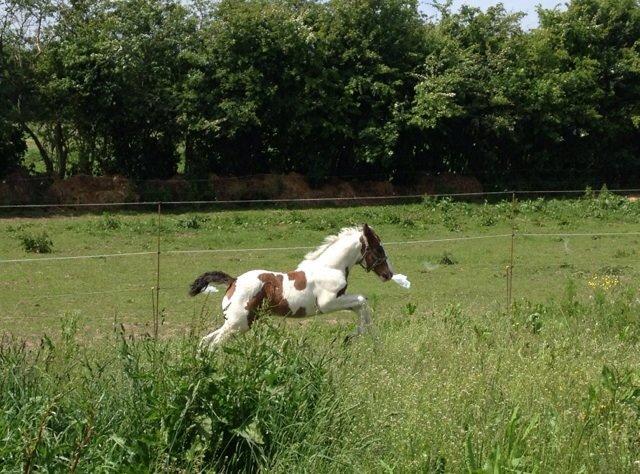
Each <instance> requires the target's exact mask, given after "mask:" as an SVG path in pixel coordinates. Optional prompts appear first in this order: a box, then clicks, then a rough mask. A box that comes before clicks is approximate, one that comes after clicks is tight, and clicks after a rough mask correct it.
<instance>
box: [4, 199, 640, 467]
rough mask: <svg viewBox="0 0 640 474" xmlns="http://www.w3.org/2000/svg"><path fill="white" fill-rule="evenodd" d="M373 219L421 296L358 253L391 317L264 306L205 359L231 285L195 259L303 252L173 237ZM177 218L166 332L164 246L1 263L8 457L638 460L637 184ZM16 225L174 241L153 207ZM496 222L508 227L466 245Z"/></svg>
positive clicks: (304, 242) (360, 285) (255, 238)
mask: <svg viewBox="0 0 640 474" xmlns="http://www.w3.org/2000/svg"><path fill="white" fill-rule="evenodd" d="M362 222H368V223H369V224H370V225H372V226H373V227H374V228H375V229H376V231H377V232H378V233H379V235H380V236H381V237H382V240H383V243H384V242H389V244H387V246H386V248H387V251H388V253H389V255H390V258H391V260H392V263H393V265H394V266H395V268H396V270H397V271H398V272H400V273H405V274H407V275H408V276H409V278H410V280H411V281H412V288H411V290H409V291H407V290H403V289H401V288H400V287H398V286H396V285H393V284H392V283H388V284H382V283H380V282H379V281H378V280H377V279H375V278H374V277H373V276H372V275H368V274H365V273H364V272H362V271H354V274H353V275H352V277H350V281H349V291H350V292H359V293H363V294H365V295H367V296H368V297H369V298H370V301H371V302H372V305H373V307H374V310H375V316H374V321H375V327H374V330H373V331H372V334H371V335H368V336H365V337H362V338H360V339H358V340H357V341H356V342H355V343H353V344H351V345H349V346H346V347H345V346H342V344H341V341H342V338H343V337H344V335H345V334H347V333H348V332H349V331H350V330H351V329H352V326H353V325H354V323H355V321H354V317H353V316H352V315H350V314H349V313H346V312H345V313H336V314H333V315H325V316H320V317H316V318H306V319H302V320H297V319H296V320H281V319H276V318H273V317H265V318H262V321H263V322H262V324H260V325H258V327H256V328H255V330H252V331H251V332H250V333H249V334H248V335H247V336H245V337H242V338H238V339H237V340H235V341H233V342H231V343H230V344H229V345H227V346H225V349H224V350H222V351H219V352H217V353H215V354H213V355H212V357H211V358H205V359H204V360H203V359H199V358H197V357H195V352H194V347H195V341H196V340H197V339H198V338H199V337H200V336H201V335H202V334H204V332H205V330H207V329H208V328H212V327H214V326H217V325H219V324H220V323H221V321H222V319H221V315H220V312H219V310H218V308H219V301H218V298H215V297H214V298H212V299H211V300H210V301H206V300H205V298H203V297H199V298H195V299H192V298H189V297H187V296H186V289H187V286H188V284H189V283H190V282H191V281H192V280H193V278H194V277H195V276H197V275H198V274H199V273H201V272H203V271H206V270H223V271H226V272H228V273H231V274H234V275H237V274H240V273H241V272H243V271H245V270H248V269H252V268H266V269H282V270H287V269H292V268H294V267H295V265H296V264H297V263H298V261H299V260H300V259H301V258H302V256H303V255H304V253H305V250H302V249H292V250H273V251H259V250H252V251H246V252H239V251H236V252H219V253H194V254H171V253H169V252H170V251H176V250H193V249H211V250H220V249H240V248H244V249H255V248H264V247H300V246H305V247H306V246H314V245H316V244H318V243H320V241H321V240H322V238H323V237H324V236H325V235H327V234H330V233H334V232H336V231H337V230H338V229H339V228H340V227H343V226H346V225H351V224H356V223H362ZM161 223H162V224H161V232H160V237H161V248H162V251H163V254H162V256H161V288H162V290H161V297H160V303H161V309H162V314H163V325H162V327H161V329H160V334H161V341H160V342H158V343H154V342H153V341H151V340H149V339H148V338H147V337H145V334H147V333H149V332H150V330H151V329H150V327H151V321H152V306H151V291H152V290H151V288H152V286H153V285H155V268H156V267H155V265H156V261H155V256H154V255H144V256H131V257H124V256H123V257H105V258H99V259H91V260H80V259H79V260H68V261H67V260H65V261H59V260H48V261H42V262H37V261H34V262H21V263H9V262H6V263H0V275H1V278H0V330H2V331H4V332H6V333H7V334H11V336H8V335H7V336H5V339H4V342H3V345H2V350H1V352H0V371H2V373H1V374H0V405H2V407H3V412H2V413H3V415H1V416H0V458H2V459H4V460H6V461H5V466H7V470H9V471H12V470H23V471H24V470H27V468H29V469H36V468H39V469H44V470H55V469H70V470H76V469H77V470H79V471H85V472H86V471H94V470H101V471H118V472H121V471H122V470H131V471H140V470H145V471H148V470H151V471H157V470H169V471H176V470H178V471H180V470H183V471H186V472H192V471H193V470H206V469H211V468H214V469H218V470H225V469H229V470H235V469H243V470H254V469H256V468H262V469H266V470H270V471H275V472H280V471H283V472H284V471H287V472H290V471H291V470H294V471H312V472H338V471H340V472H344V471H351V472H362V471H369V472H385V471H386V472H461V471H467V472H534V471H535V472H634V471H638V470H640V445H639V444H640V424H639V423H640V418H639V417H640V381H639V379H638V375H639V373H638V371H637V367H638V364H639V363H640V350H639V347H638V341H639V336H640V324H639V320H638V317H639V311H638V309H639V306H640V304H639V302H638V291H637V288H638V282H639V279H640V272H639V271H638V263H639V262H638V256H637V255H636V253H637V249H638V241H639V239H640V235H633V233H634V232H639V231H640V226H639V224H640V204H639V203H637V202H629V201H627V200H626V199H623V198H619V197H616V196H613V195H610V194H606V193H605V194H603V195H601V196H600V197H598V198H594V197H590V196H587V197H585V198H582V199H576V200H568V201H561V200H548V201H543V200H533V201H524V202H519V203H517V205H516V206H515V208H514V207H513V206H512V204H511V203H510V202H500V203H495V204H467V203H454V202H451V201H450V200H446V199H445V200H431V199H430V200H425V201H424V202H423V203H420V204H410V205H397V206H375V207H354V208H340V209H307V210H299V209H298V210H265V209H263V210H247V211H243V210H233V211H230V210H227V211H213V210H208V211H205V210H202V211H199V212H178V211H177V210H176V211H174V212H170V210H167V212H165V213H164V214H163V216H162V220H161ZM0 225H1V226H2V228H1V229H0V254H1V255H2V256H3V259H4V260H8V259H20V258H34V259H39V258H47V257H52V256H53V257H57V256H71V255H91V254H112V253H126V252H140V251H155V249H156V244H157V240H156V239H157V220H156V216H155V215H154V213H153V212H151V211H150V212H148V213H144V212H136V213H128V212H118V213H100V214H78V215H57V216H51V217H43V216H32V217H11V218H9V217H7V218H5V219H3V220H2V221H1V223H0ZM514 227H515V229H516V230H517V233H518V234H519V235H518V236H517V237H516V238H515V249H514V250H515V251H514V256H515V258H514V261H515V268H514V274H513V295H514V307H513V309H512V310H510V311H509V310H507V304H506V277H505V276H506V270H505V269H506V266H507V265H508V263H509V255H510V247H511V237H510V234H511V231H512V228H514ZM43 232H44V233H46V235H48V238H49V239H50V240H51V242H52V250H53V252H52V253H50V254H42V255H35V254H32V253H28V252H25V250H24V248H23V241H24V237H37V236H40V235H42V233H43ZM534 233H548V234H586V235H571V236H568V235H548V236H532V235H526V234H534ZM598 233H627V235H593V234H598ZM628 233H631V235H628ZM505 234H506V235H509V236H507V237H505V236H503V235H505ZM495 235H501V237H490V236H495ZM476 236H484V237H487V238H484V239H477V240H462V238H465V237H476ZM439 239H443V241H440V242H427V243H425V242H423V243H400V242H407V241H415V240H439ZM444 239H460V240H444ZM392 242H397V243H395V244H394V243H392ZM114 323H115V324H114ZM44 334H47V335H48V336H46V337H43V335H44ZM22 340H24V341H25V342H24V343H21V342H20V341H22ZM38 341H43V342H38Z"/></svg>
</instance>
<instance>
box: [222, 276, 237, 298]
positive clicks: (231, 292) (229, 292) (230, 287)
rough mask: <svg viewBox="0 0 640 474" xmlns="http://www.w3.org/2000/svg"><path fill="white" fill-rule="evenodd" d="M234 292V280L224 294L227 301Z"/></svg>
mask: <svg viewBox="0 0 640 474" xmlns="http://www.w3.org/2000/svg"><path fill="white" fill-rule="evenodd" d="M235 291H236V280H233V281H232V282H231V284H230V285H229V286H228V287H227V292H226V293H225V294H224V296H226V297H227V298H228V299H231V297H232V296H233V294H234V293H235Z"/></svg>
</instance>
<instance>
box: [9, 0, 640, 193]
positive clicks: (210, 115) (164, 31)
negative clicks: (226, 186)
mask: <svg viewBox="0 0 640 474" xmlns="http://www.w3.org/2000/svg"><path fill="white" fill-rule="evenodd" d="M439 9H440V13H439V15H438V16H437V17H436V18H426V17H424V16H423V15H421V13H420V11H419V9H418V2H417V1H415V0H358V1H350V0H330V1H328V2H321V1H316V0H221V1H219V2H213V1H207V0H203V1H197V2H193V3H184V2H178V1H175V0H99V1H97V2H86V1H83V0H71V1H66V2H65V1H63V2H52V1H50V0H8V1H7V2H6V3H5V6H4V7H1V9H0V16H2V18H1V20H2V21H1V22H0V25H2V26H1V28H2V29H1V31H0V66H1V70H0V79H1V82H0V104H1V106H0V173H6V172H7V171H8V170H9V169H10V168H12V167H15V166H16V164H17V163H18V162H19V159H20V157H21V156H22V155H23V153H24V150H25V138H29V139H30V140H31V142H33V147H34V148H37V149H38V153H39V157H40V158H39V159H40V160H41V161H42V164H43V166H42V167H41V168H42V169H43V170H45V171H46V172H47V173H48V174H50V175H58V176H60V177H64V176H65V175H68V174H73V173H79V172H81V173H95V174H100V173H122V174H125V175H127V176H130V177H134V178H139V179H144V178H156V177H159V178H163V177H169V176H171V175H173V174H175V173H176V172H177V171H178V169H179V164H180V160H181V157H183V159H184V170H185V172H186V173H187V174H189V175H191V176H194V177H202V176H203V175H204V174H206V173H208V172H216V173H221V174H251V173H260V172H267V171H270V172H289V171H298V172H302V173H305V174H307V175H310V176H312V177H314V178H320V179H321V178H323V177H325V176H329V175H342V176H346V175H354V174H359V175H372V174H379V175H382V176H383V177H389V178H392V179H396V180H409V179H411V177H412V176H414V175H415V172H417V171H426V172H432V173H433V172H442V171H452V172H457V173H467V174H473V175H475V176H477V177H479V178H480V179H481V180H482V181H483V182H484V183H486V184H487V185H493V186H501V185H502V186H504V185H508V184H510V185H514V184H528V185H539V184H546V185H547V186H561V185H569V184H572V185H586V184H596V185H599V184H601V183H602V182H608V183H609V184H614V185H625V184H629V183H631V182H633V180H634V179H637V177H638V176H639V174H640V160H638V159H637V156H638V154H639V153H640V130H639V127H640V41H639V39H638V38H640V4H639V2H638V1H637V0H573V1H571V2H569V4H568V5H567V7H566V8H559V9H554V10H544V9H540V11H539V15H540V26H539V27H537V28H535V29H533V30H530V31H525V30H523V29H522V27H521V25H520V20H521V18H522V15H521V14H518V13H510V12H508V11H507V10H506V9H505V8H504V7H503V6H501V5H498V6H495V7H490V8H489V9H487V10H486V11H482V10H480V9H477V8H472V7H468V6H463V7H461V9H460V10H458V11H454V10H453V9H452V8H451V2H445V3H443V4H440V5H439Z"/></svg>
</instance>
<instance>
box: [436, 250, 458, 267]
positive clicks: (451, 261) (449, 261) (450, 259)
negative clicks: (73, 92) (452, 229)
mask: <svg viewBox="0 0 640 474" xmlns="http://www.w3.org/2000/svg"><path fill="white" fill-rule="evenodd" d="M438 263H439V264H440V265H456V264H457V263H458V261H457V260H456V259H455V257H454V256H453V255H452V254H451V253H449V252H445V253H444V254H442V256H441V257H440V258H439V259H438Z"/></svg>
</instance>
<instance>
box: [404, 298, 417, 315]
mask: <svg viewBox="0 0 640 474" xmlns="http://www.w3.org/2000/svg"><path fill="white" fill-rule="evenodd" d="M416 309H418V305H417V304H415V303H412V302H411V301H410V302H408V303H406V304H405V305H404V308H403V311H404V314H406V315H407V316H413V315H414V314H415V312H416Z"/></svg>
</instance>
